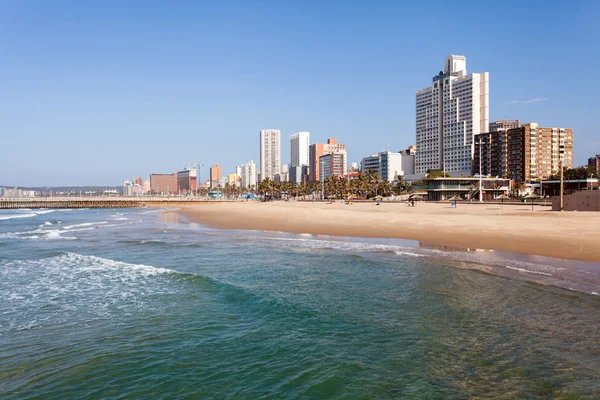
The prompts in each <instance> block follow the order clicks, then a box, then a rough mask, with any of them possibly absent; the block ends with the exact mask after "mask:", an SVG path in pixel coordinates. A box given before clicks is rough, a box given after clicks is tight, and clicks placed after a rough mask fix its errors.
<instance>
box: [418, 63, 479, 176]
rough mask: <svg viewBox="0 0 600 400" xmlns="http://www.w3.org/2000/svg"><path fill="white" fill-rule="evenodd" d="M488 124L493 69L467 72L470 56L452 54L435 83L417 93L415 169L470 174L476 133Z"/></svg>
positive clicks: (420, 171) (424, 171)
mask: <svg viewBox="0 0 600 400" xmlns="http://www.w3.org/2000/svg"><path fill="white" fill-rule="evenodd" d="M488 125H489V73H488V72H484V73H480V74H478V73H475V74H470V75H467V61H466V58H465V57H464V56H457V55H452V54H451V55H448V56H447V57H446V60H445V62H444V69H443V71H440V73H439V74H438V75H436V76H434V77H433V84H432V85H431V86H430V87H428V88H425V89H422V90H419V91H418V92H417V93H416V139H417V142H416V144H417V146H416V147H417V150H416V151H417V153H416V159H415V173H416V174H425V173H427V172H428V171H430V170H445V171H446V172H448V173H450V174H451V175H455V176H459V175H469V174H470V173H471V166H472V161H473V143H474V141H473V139H474V136H476V135H478V134H480V133H483V132H487V131H488V128H489V126H488Z"/></svg>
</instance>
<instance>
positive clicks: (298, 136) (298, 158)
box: [290, 132, 310, 167]
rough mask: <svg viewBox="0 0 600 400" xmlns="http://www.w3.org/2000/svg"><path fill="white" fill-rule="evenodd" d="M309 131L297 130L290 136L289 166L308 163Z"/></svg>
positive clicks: (299, 165)
mask: <svg viewBox="0 0 600 400" xmlns="http://www.w3.org/2000/svg"><path fill="white" fill-rule="evenodd" d="M309 146H310V133H308V132H297V133H294V134H293V135H292V136H290V166H292V167H301V166H302V165H308V148H309Z"/></svg>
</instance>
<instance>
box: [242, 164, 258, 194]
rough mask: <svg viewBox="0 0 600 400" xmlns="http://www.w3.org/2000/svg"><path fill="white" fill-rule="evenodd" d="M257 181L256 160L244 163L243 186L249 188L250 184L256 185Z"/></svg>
mask: <svg viewBox="0 0 600 400" xmlns="http://www.w3.org/2000/svg"><path fill="white" fill-rule="evenodd" d="M257 183H258V179H257V176H256V164H255V163H254V161H248V162H247V163H246V164H243V165H242V186H243V187H245V188H249V187H250V186H256V185H257Z"/></svg>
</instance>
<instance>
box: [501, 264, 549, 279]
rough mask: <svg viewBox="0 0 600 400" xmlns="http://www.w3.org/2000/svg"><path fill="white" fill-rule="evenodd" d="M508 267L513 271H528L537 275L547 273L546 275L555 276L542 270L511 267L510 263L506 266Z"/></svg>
mask: <svg viewBox="0 0 600 400" xmlns="http://www.w3.org/2000/svg"><path fill="white" fill-rule="evenodd" d="M505 267H506V268H508V269H512V270H513V271H519V272H526V273H528V274H536V275H545V276H554V275H552V274H550V273H548V272H542V271H532V270H529V269H525V268H518V267H511V266H509V265H506V266H505Z"/></svg>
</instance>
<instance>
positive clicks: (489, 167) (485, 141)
mask: <svg viewBox="0 0 600 400" xmlns="http://www.w3.org/2000/svg"><path fill="white" fill-rule="evenodd" d="M520 127H521V121H519V120H498V121H494V122H490V131H489V132H487V133H481V134H479V135H478V137H476V138H475V148H474V152H473V168H472V171H473V175H479V174H480V173H481V175H485V176H487V175H490V176H498V177H506V176H508V135H507V134H506V132H507V131H508V130H509V129H518V128H520ZM480 142H481V149H480V148H479V143H480ZM480 154H481V164H480V163H479V155H480Z"/></svg>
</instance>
